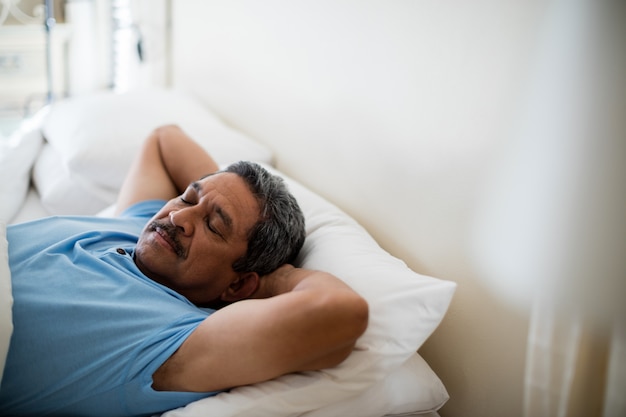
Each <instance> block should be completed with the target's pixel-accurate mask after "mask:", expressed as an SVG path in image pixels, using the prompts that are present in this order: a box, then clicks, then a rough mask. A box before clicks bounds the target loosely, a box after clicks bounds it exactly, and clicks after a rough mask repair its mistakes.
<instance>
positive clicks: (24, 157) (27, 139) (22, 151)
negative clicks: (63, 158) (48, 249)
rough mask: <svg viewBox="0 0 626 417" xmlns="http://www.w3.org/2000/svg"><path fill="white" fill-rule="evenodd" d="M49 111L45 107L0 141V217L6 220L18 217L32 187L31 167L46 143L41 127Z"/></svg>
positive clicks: (6, 221)
mask: <svg viewBox="0 0 626 417" xmlns="http://www.w3.org/2000/svg"><path fill="white" fill-rule="evenodd" d="M47 112H48V108H44V109H42V110H41V111H40V112H38V113H37V114H36V115H35V116H34V117H33V118H32V119H29V120H27V121H25V122H24V123H22V124H21V125H20V127H19V128H18V129H17V130H16V131H15V132H13V134H11V136H9V137H8V138H7V139H4V138H1V140H0V179H2V181H0V220H3V221H4V222H5V223H8V222H10V221H11V220H12V219H13V217H15V215H16V214H17V212H18V210H19V208H20V206H21V205H22V201H23V200H24V198H25V196H26V193H27V191H28V189H29V184H30V172H31V167H32V165H33V162H34V161H35V158H36V157H37V155H38V153H39V149H40V147H41V145H42V144H43V137H42V135H41V131H40V129H39V126H40V124H41V121H42V119H43V118H44V116H45V115H46V114H47Z"/></svg>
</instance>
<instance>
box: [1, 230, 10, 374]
mask: <svg viewBox="0 0 626 417" xmlns="http://www.w3.org/2000/svg"><path fill="white" fill-rule="evenodd" d="M12 307H13V294H12V293H11V271H10V270H9V254H8V243H7V239H6V224H5V223H4V222H3V221H2V220H0V382H2V373H3V372H4V363H5V362H6V359H7V353H8V352H9V342H10V341H11V334H12V333H13V314H12V310H11V309H12Z"/></svg>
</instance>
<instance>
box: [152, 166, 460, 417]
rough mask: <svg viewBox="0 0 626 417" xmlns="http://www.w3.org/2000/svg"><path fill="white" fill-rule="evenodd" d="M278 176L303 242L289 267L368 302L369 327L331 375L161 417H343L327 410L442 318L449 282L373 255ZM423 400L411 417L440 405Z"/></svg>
mask: <svg viewBox="0 0 626 417" xmlns="http://www.w3.org/2000/svg"><path fill="white" fill-rule="evenodd" d="M268 169H269V170H270V171H273V172H274V173H277V172H276V171H275V170H272V169H271V168H269V167H268ZM283 177H284V178H285V180H286V182H287V184H288V186H289V188H290V189H291V191H292V192H293V194H294V195H295V196H296V198H297V199H298V201H299V203H300V205H301V207H302V210H303V211H304V214H305V217H306V224H307V239H306V241H305V244H304V247H303V249H302V252H301V253H300V255H299V257H298V260H297V262H296V263H297V264H298V265H300V266H302V267H305V268H310V269H319V270H324V271H328V272H330V273H333V274H334V275H336V276H338V277H339V278H341V279H342V280H344V281H345V282H346V283H348V284H349V285H350V286H351V287H352V288H353V289H354V290H355V291H357V292H358V293H359V294H361V295H362V296H363V297H364V298H365V299H366V300H367V301H368V303H369V308H370V321H369V326H368V328H367V330H366V331H365V333H364V334H363V336H361V338H360V339H359V340H358V341H357V344H356V348H355V351H354V352H353V353H352V354H351V355H350V356H349V357H348V359H346V360H345V361H344V362H343V363H342V364H341V365H339V366H338V367H336V368H333V369H327V370H323V371H317V372H305V373H298V374H292V375H285V376H283V377H280V378H277V379H275V380H272V381H267V382H263V383H259V384H254V385H250V386H246V387H239V388H235V389H233V390H231V391H230V392H227V393H221V394H219V395H217V396H214V397H210V398H206V399H202V400H199V401H196V402H194V403H192V404H190V405H188V406H187V407H185V408H181V409H178V410H174V411H170V412H167V413H165V414H164V417H200V416H204V415H211V416H213V417H226V416H232V417H234V416H250V417H263V416H267V417H280V416H295V415H300V414H302V413H306V412H310V411H313V410H318V409H319V410H325V411H324V412H323V413H322V411H320V414H317V415H316V414H314V413H312V414H311V415H316V416H320V417H321V416H322V415H323V416H324V417H328V416H331V415H337V416H345V414H341V413H339V414H334V411H332V410H342V409H343V408H342V407H344V405H341V404H340V403H339V402H343V401H349V400H351V399H355V398H357V396H359V395H362V394H363V393H364V392H366V391H367V390H368V389H376V388H372V387H376V386H377V385H376V384H381V383H382V381H384V380H385V378H387V377H388V376H389V375H390V374H391V373H393V372H395V371H396V370H398V369H400V368H401V366H403V365H404V364H405V363H406V362H407V361H408V360H409V359H410V358H411V357H413V355H415V353H416V351H417V350H418V349H419V347H420V346H421V345H422V344H423V343H424V341H425V340H426V339H427V338H428V337H429V336H430V334H431V333H432V332H433V331H434V330H435V328H436V327H437V326H438V325H439V323H440V322H441V320H442V318H443V316H444V314H445V312H446V311H447V308H448V306H449V304H450V301H451V299H452V295H453V293H454V290H455V288H456V284H455V283H453V282H450V281H444V280H440V279H436V278H432V277H428V276H424V275H420V274H417V273H415V272H413V271H412V270H410V269H409V268H408V267H407V266H406V265H405V264H404V263H403V262H402V261H400V260H399V259H397V258H394V257H393V256H391V255H390V254H389V253H387V252H385V251H384V250H383V249H382V248H380V246H379V245H378V244H377V243H376V242H375V241H374V240H373V238H372V237H371V236H370V235H369V234H368V233H367V232H366V231H365V229H363V228H362V227H361V226H360V225H359V224H358V223H357V222H356V221H355V220H353V219H352V218H351V217H349V216H348V215H347V214H345V213H344V212H342V211H341V210H339V209H338V208H337V207H335V206H334V205H332V204H330V203H329V202H327V201H326V200H324V199H323V198H321V197H320V196H318V195H316V194H314V193H313V192H311V191H309V190H307V189H306V188H305V187H303V186H301V185H299V184H298V183H297V182H296V181H294V180H292V179H289V178H287V177H285V176H283ZM433 382H434V383H435V385H437V384H439V383H440V381H439V379H438V378H436V379H433V378H432V377H428V378H426V379H425V383H427V384H432V383H433ZM435 389H436V388H435ZM430 399H431V400H432V401H425V402H424V403H422V405H421V406H423V407H425V409H424V410H412V411H431V410H433V409H436V408H437V407H440V406H441V405H442V404H441V401H440V398H433V397H431V398H430ZM446 399H447V398H446ZM444 401H445V400H444ZM333 404H334V405H335V407H336V408H333V406H332V405H333ZM386 407H388V404H386V403H384V402H381V403H376V404H369V406H368V407H367V410H363V413H365V414H363V415H372V416H376V415H378V416H380V415H383V414H385V413H386V412H388V411H387V408H386ZM326 413H328V414H326ZM353 415H360V414H353Z"/></svg>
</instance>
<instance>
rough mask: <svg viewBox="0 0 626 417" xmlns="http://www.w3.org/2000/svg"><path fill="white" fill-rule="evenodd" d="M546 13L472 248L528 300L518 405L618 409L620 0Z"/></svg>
mask: <svg viewBox="0 0 626 417" xmlns="http://www.w3.org/2000/svg"><path fill="white" fill-rule="evenodd" d="M544 23H545V25H544V26H543V27H542V28H541V33H540V37H539V44H538V50H537V58H536V61H535V62H534V66H533V67H532V68H531V73H532V75H531V76H530V77H529V84H528V86H527V87H526V88H525V92H526V98H525V100H524V101H523V105H522V110H521V117H520V122H519V125H518V126H517V129H516V131H517V133H516V135H515V136H516V137H515V140H513V141H512V144H511V147H510V148H509V149H508V150H507V152H505V155H504V157H503V158H502V160H501V162H502V165H501V166H499V167H498V168H497V170H496V171H495V173H494V180H493V183H492V184H490V186H489V187H488V192H487V193H486V195H485V198H484V200H483V203H484V204H483V206H482V207H481V210H479V213H478V217H477V223H476V226H477V228H476V235H475V236H476V241H475V242H474V243H475V247H476V248H477V249H476V259H477V260H478V265H479V266H480V267H481V268H482V271H483V275H484V277H485V279H486V280H487V283H488V285H489V286H490V287H491V288H492V289H494V290H495V291H498V292H499V293H500V295H501V296H502V297H504V298H505V299H507V300H509V301H510V302H511V303H512V304H514V305H516V306H518V307H520V308H524V309H527V310H528V311H531V312H532V313H531V322H530V329H529V338H528V355H527V369H526V381H525V382H526V384H525V387H526V388H525V395H524V410H525V411H524V413H525V416H527V417H542V416H578V415H580V416H585V417H590V416H604V417H620V416H626V407H625V401H624V399H623V398H624V395H623V392H626V385H625V384H624V382H625V380H626V369H625V368H626V358H625V356H624V351H625V350H626V348H625V343H626V340H625V339H624V333H625V332H624V325H625V321H626V307H625V303H624V301H623V298H624V294H626V2H623V1H615V2H610V1H597V0H553V1H550V2H548V3H547V8H546V19H545V22H544Z"/></svg>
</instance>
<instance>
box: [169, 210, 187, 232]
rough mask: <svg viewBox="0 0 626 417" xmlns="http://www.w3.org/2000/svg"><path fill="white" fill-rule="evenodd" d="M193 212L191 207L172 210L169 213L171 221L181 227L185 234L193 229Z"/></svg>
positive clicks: (178, 227)
mask: <svg viewBox="0 0 626 417" xmlns="http://www.w3.org/2000/svg"><path fill="white" fill-rule="evenodd" d="M192 214H193V213H191V210H189V209H181V210H172V211H170V214H169V219H170V223H172V225H173V226H174V227H176V228H177V229H179V230H180V231H181V232H182V233H183V235H189V234H191V233H192V231H193V222H192V221H191V220H192V218H191V215H192Z"/></svg>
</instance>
